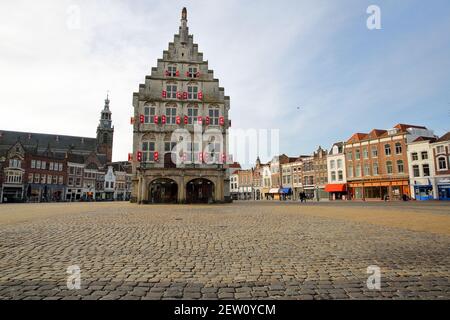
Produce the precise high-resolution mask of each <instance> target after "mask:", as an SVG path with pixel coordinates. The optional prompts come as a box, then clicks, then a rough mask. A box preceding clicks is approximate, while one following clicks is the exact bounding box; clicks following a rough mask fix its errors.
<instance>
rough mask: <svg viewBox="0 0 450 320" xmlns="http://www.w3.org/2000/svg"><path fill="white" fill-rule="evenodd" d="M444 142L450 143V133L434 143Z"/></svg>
mask: <svg viewBox="0 0 450 320" xmlns="http://www.w3.org/2000/svg"><path fill="white" fill-rule="evenodd" d="M444 141H450V131H449V132H447V133H446V134H444V135H443V136H442V137H440V138H439V139H437V140H436V142H444Z"/></svg>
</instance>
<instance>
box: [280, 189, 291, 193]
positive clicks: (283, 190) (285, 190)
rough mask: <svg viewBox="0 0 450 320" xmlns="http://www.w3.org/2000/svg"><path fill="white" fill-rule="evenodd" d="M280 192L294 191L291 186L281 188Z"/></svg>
mask: <svg viewBox="0 0 450 320" xmlns="http://www.w3.org/2000/svg"><path fill="white" fill-rule="evenodd" d="M280 193H286V194H289V193H292V189H291V188H281V189H280Z"/></svg>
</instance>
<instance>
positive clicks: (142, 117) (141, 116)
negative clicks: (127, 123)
mask: <svg viewBox="0 0 450 320" xmlns="http://www.w3.org/2000/svg"><path fill="white" fill-rule="evenodd" d="M144 120H145V118H144V115H143V114H141V115H140V116H139V121H140V122H141V123H144Z"/></svg>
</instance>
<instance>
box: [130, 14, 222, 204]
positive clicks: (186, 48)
mask: <svg viewBox="0 0 450 320" xmlns="http://www.w3.org/2000/svg"><path fill="white" fill-rule="evenodd" d="M187 22H188V12H187V10H186V8H183V10H182V12H181V21H180V25H179V29H178V33H177V34H175V36H174V40H173V41H172V42H169V46H168V50H164V51H163V54H162V58H161V59H158V60H157V64H156V67H153V68H152V69H151V73H150V75H147V76H146V77H145V82H144V83H142V84H140V85H139V91H138V92H135V93H133V109H134V110H133V111H134V121H133V157H132V159H133V174H134V176H133V193H132V201H135V202H138V203H161V202H164V203H168V202H169V203H184V202H187V203H199V202H204V203H211V202H224V201H228V200H229V199H230V197H229V190H228V188H227V187H228V185H229V183H228V182H227V181H228V180H227V179H228V173H227V170H226V169H227V167H228V163H227V162H228V159H229V157H228V144H227V130H228V128H229V126H230V120H229V117H228V112H229V109H230V98H229V97H228V96H226V95H225V90H224V88H222V87H220V86H219V80H218V79H216V78H215V77H214V71H213V70H211V69H209V66H208V61H207V60H205V59H204V58H203V53H201V52H199V50H198V45H197V44H196V43H194V37H193V35H191V34H189V28H188V26H187ZM179 132H183V136H182V137H180V136H178V137H177V134H179ZM180 145H182V147H180ZM174 159H175V160H176V161H174Z"/></svg>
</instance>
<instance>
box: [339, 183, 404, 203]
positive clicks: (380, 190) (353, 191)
mask: <svg viewBox="0 0 450 320" xmlns="http://www.w3.org/2000/svg"><path fill="white" fill-rule="evenodd" d="M348 187H349V188H348V191H349V197H350V198H351V199H352V200H402V198H403V196H406V197H409V196H410V189H409V181H408V180H392V181H391V180H387V181H376V182H350V183H349V184H348Z"/></svg>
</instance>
